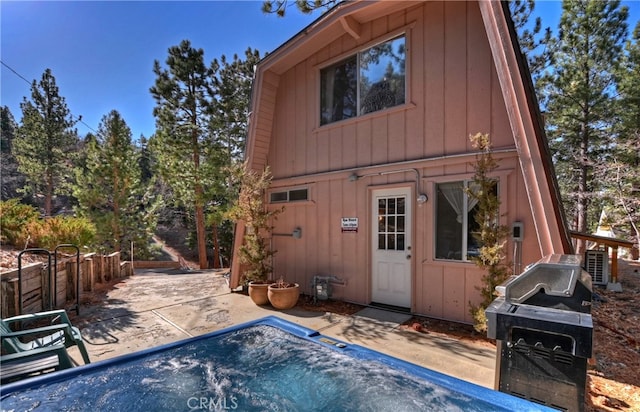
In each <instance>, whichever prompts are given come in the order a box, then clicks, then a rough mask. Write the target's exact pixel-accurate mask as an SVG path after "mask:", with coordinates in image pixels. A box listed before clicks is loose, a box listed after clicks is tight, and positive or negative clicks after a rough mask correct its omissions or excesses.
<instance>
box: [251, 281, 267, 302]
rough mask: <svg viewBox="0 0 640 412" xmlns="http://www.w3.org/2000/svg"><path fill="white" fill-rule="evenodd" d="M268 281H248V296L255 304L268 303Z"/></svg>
mask: <svg viewBox="0 0 640 412" xmlns="http://www.w3.org/2000/svg"><path fill="white" fill-rule="evenodd" d="M270 284H271V283H269V282H249V297H250V298H251V300H252V301H253V303H255V304H256V305H260V306H261V305H266V304H267V303H269V297H268V296H267V291H268V288H269V285H270Z"/></svg>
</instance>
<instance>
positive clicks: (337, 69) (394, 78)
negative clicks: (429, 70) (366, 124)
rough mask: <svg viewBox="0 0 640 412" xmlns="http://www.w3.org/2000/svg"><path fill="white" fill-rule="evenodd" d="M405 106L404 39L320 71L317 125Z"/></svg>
mask: <svg viewBox="0 0 640 412" xmlns="http://www.w3.org/2000/svg"><path fill="white" fill-rule="evenodd" d="M404 103H405V36H404V35H402V36H399V37H396V38H394V39H392V40H389V41H386V42H384V43H380V44H378V45H375V46H373V47H370V48H368V49H366V50H363V51H361V52H359V53H357V54H355V55H353V56H350V57H348V58H346V59H344V60H342V61H340V62H338V63H335V64H333V65H331V66H328V67H325V68H324V69H322V70H320V124H321V125H324V124H328V123H333V122H337V121H339V120H344V119H349V118H352V117H355V116H358V115H363V114H367V113H371V112H375V111H378V110H384V109H387V108H389V107H393V106H397V105H400V104H404Z"/></svg>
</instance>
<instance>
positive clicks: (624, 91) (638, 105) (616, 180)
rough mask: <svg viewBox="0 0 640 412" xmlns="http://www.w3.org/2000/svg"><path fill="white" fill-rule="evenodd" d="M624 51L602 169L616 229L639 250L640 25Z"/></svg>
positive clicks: (639, 24) (638, 24)
mask: <svg viewBox="0 0 640 412" xmlns="http://www.w3.org/2000/svg"><path fill="white" fill-rule="evenodd" d="M625 49H626V53H625V55H624V57H623V64H622V65H621V66H620V70H619V72H618V94H619V98H618V100H617V105H616V110H615V113H616V114H617V118H616V122H615V129H614V133H613V134H612V137H613V140H612V141H611V142H610V145H611V147H612V154H611V156H610V157H609V158H608V159H607V163H606V164H604V165H603V167H602V168H600V169H599V170H600V172H601V175H600V176H601V178H602V181H603V182H605V183H606V185H607V189H608V190H607V193H608V197H609V198H610V199H611V202H612V206H613V210H614V211H615V215H616V217H617V218H616V219H614V221H615V222H618V223H617V225H616V230H617V231H619V232H620V236H621V237H623V238H629V239H632V238H633V239H635V242H636V245H637V246H638V248H639V249H640V22H638V23H637V24H636V27H635V30H634V32H633V36H632V39H631V40H629V41H627V43H626V47H625Z"/></svg>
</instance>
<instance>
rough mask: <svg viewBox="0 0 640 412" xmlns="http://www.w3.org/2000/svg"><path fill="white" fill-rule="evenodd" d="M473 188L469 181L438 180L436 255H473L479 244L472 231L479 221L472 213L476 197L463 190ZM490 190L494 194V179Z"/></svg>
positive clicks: (462, 257) (468, 257) (464, 257)
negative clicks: (446, 181)
mask: <svg viewBox="0 0 640 412" xmlns="http://www.w3.org/2000/svg"><path fill="white" fill-rule="evenodd" d="M467 188H469V189H470V190H472V191H473V190H474V189H475V185H474V183H473V182H472V181H459V182H449V183H440V184H438V185H437V186H436V192H437V198H436V224H435V227H436V239H435V248H436V250H435V252H436V254H435V257H436V259H448V260H460V261H468V260H471V258H472V257H473V256H477V255H478V253H479V249H480V246H481V245H480V244H479V242H478V241H477V240H476V238H475V236H474V233H475V232H477V231H478V229H479V227H480V225H479V224H478V222H476V219H475V214H476V211H477V205H478V201H477V199H475V198H474V197H473V196H469V195H468V194H467ZM493 193H494V195H495V196H497V195H498V183H497V182H496V183H495V185H494V189H493Z"/></svg>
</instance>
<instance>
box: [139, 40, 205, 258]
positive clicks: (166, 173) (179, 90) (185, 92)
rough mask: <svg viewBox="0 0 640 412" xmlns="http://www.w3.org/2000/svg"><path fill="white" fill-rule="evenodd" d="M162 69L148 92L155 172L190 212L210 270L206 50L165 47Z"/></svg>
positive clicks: (157, 66)
mask: <svg viewBox="0 0 640 412" xmlns="http://www.w3.org/2000/svg"><path fill="white" fill-rule="evenodd" d="M166 65H167V68H163V67H162V66H161V65H160V62H158V61H157V60H156V61H155V62H154V67H153V71H154V73H155V75H156V81H155V85H154V86H153V87H151V89H150V92H151V94H152V96H153V98H154V99H155V100H156V107H155V108H154V110H153V114H154V116H155V117H156V129H157V131H156V134H155V136H154V138H153V139H152V145H153V147H154V149H153V151H154V154H155V156H156V157H157V160H158V172H159V174H160V176H161V177H162V179H163V180H164V181H165V182H166V183H167V184H168V185H169V186H170V187H171V189H172V191H173V193H174V194H175V195H176V196H177V199H176V200H177V201H178V203H179V204H181V205H183V206H185V207H188V208H189V209H191V211H192V212H193V216H194V220H195V225H196V237H197V249H198V260H199V264H200V268H201V269H206V268H207V267H208V262H207V249H206V235H205V215H204V210H205V202H206V199H205V187H208V186H209V183H211V178H212V177H211V176H214V174H215V168H214V167H212V164H211V163H207V162H206V161H204V160H206V156H207V152H208V151H209V150H214V148H212V146H213V145H212V137H211V133H209V127H208V126H209V120H210V116H211V111H212V109H213V104H212V101H213V98H214V90H213V84H212V81H213V70H212V69H211V68H209V67H207V66H206V65H205V63H204V51H203V50H202V49H194V48H193V47H191V43H190V42H189V41H188V40H183V41H182V42H181V43H180V45H178V46H173V47H170V48H169V56H168V57H167V60H166Z"/></svg>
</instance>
